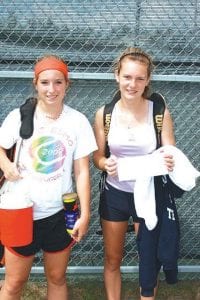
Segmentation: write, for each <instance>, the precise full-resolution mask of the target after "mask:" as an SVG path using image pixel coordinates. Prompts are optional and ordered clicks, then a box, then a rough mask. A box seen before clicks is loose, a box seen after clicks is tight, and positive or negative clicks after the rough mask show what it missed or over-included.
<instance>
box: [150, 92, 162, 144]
mask: <svg viewBox="0 0 200 300" xmlns="http://www.w3.org/2000/svg"><path fill="white" fill-rule="evenodd" d="M149 100H151V101H153V121H154V128H155V131H156V140H157V148H159V147H160V146H161V132H162V126H163V118H164V112H165V107H166V103H165V99H164V97H163V96H162V95H161V94H160V93H153V94H151V96H150V98H149Z"/></svg>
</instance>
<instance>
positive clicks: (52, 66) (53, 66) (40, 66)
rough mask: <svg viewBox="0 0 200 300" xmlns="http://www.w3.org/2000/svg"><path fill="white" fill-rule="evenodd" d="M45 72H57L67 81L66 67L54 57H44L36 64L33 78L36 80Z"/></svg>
mask: <svg viewBox="0 0 200 300" xmlns="http://www.w3.org/2000/svg"><path fill="white" fill-rule="evenodd" d="M46 70H58V71H60V72H62V73H63V74H64V75H65V78H66V79H68V67H67V65H66V64H65V63H64V62H63V61H61V60H59V59H57V58H55V57H45V58H43V59H42V60H40V61H38V62H37V63H36V65H35V68H34V72H35V78H36V79H37V78H38V75H39V74H40V73H41V72H43V71H46Z"/></svg>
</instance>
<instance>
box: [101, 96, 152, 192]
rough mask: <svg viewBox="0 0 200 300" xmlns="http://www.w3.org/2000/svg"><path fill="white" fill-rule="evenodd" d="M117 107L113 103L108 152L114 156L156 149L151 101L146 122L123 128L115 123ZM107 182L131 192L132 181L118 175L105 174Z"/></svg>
mask: <svg viewBox="0 0 200 300" xmlns="http://www.w3.org/2000/svg"><path fill="white" fill-rule="evenodd" d="M117 114H118V107H117V105H115V107H114V109H113V112H112V118H111V124H110V130H109V134H108V145H109V148H110V153H111V154H113V155H115V156H116V157H127V156H139V155H146V154H150V153H152V152H153V151H154V150H155V149H156V134H155V129H154V123H153V102H152V101H149V109H148V117H147V122H146V123H143V124H141V125H139V126H136V127H132V128H125V127H122V126H120V124H118V123H117V121H116V119H117ZM107 182H108V183H109V184H110V185H112V186H113V187H115V188H116V189H119V190H122V191H125V192H131V193H132V192H133V188H134V181H119V179H118V176H116V177H112V176H109V175H108V176H107Z"/></svg>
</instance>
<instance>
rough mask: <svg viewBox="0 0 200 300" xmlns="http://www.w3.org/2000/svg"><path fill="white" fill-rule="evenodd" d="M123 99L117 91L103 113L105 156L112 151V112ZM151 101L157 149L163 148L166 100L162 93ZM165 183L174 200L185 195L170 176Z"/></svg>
mask: <svg viewBox="0 0 200 300" xmlns="http://www.w3.org/2000/svg"><path fill="white" fill-rule="evenodd" d="M120 98H121V92H120V91H117V92H116V93H115V95H114V97H113V99H112V101H111V102H110V103H108V104H106V105H105V107H104V112H103V122H104V133H105V137H106V146H105V156H106V157H109V156H110V149H109V146H108V132H109V129H110V122H111V116H112V111H113V108H114V106H115V104H116V103H117V101H119V100H120ZM149 100H151V101H152V102H153V121H154V128H155V132H156V141H157V147H156V148H159V147H161V132H162V125H163V118H164V112H165V107H166V104H165V99H164V97H163V96H162V95H161V94H160V93H153V94H151V96H150V97H149ZM106 175H107V173H106V171H103V172H102V174H101V179H100V183H99V190H100V193H101V192H102V191H103V188H104V184H105V180H106ZM163 181H164V183H165V184H167V188H168V190H169V192H170V195H171V196H172V197H173V198H180V197H181V196H182V195H183V193H184V192H185V191H184V190H182V189H181V188H179V187H178V186H177V185H175V184H174V183H173V182H172V181H171V179H170V177H169V175H165V176H163Z"/></svg>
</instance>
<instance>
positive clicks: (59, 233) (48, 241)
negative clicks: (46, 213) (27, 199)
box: [9, 210, 74, 256]
mask: <svg viewBox="0 0 200 300" xmlns="http://www.w3.org/2000/svg"><path fill="white" fill-rule="evenodd" d="M16 234H17V233H16ZM73 243H74V240H73V239H72V237H71V236H70V235H69V234H68V232H67V231H66V225H65V217H64V210H61V211H59V212H58V213H56V214H54V215H52V216H50V217H47V218H44V219H40V220H36V221H34V222H33V241H32V243H31V244H29V245H26V246H22V247H10V248H9V249H10V250H11V251H12V252H14V253H16V254H19V255H22V256H30V255H34V254H36V253H37V252H39V251H40V250H43V251H45V252H57V251H62V250H64V249H65V248H67V247H68V246H70V245H72V244H73Z"/></svg>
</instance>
